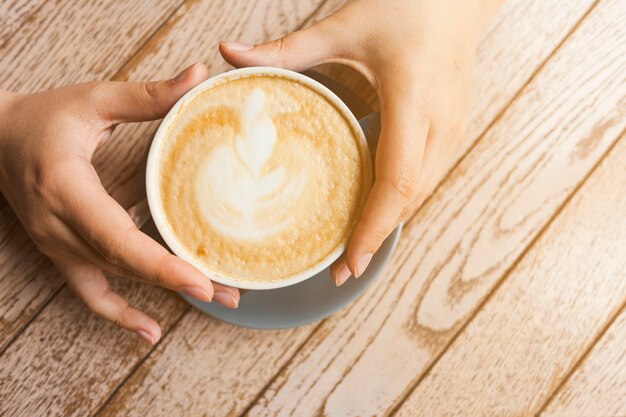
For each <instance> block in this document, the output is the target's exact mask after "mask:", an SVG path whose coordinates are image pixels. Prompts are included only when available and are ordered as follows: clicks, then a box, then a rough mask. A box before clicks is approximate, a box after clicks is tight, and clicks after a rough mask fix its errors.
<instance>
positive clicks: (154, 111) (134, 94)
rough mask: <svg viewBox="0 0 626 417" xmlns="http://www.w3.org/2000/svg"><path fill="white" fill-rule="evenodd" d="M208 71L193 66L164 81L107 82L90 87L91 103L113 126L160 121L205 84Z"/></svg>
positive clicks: (204, 68)
mask: <svg viewBox="0 0 626 417" xmlns="http://www.w3.org/2000/svg"><path fill="white" fill-rule="evenodd" d="M207 77H208V70H207V68H206V66H204V65H203V64H200V63H197V64H193V65H191V66H190V67H188V68H187V69H185V70H184V71H182V72H181V73H180V74H178V75H177V76H176V77H174V78H172V79H170V80H165V81H152V82H120V81H105V82H101V83H95V84H88V86H89V88H92V91H91V92H90V94H88V97H89V98H90V99H91V100H95V103H93V102H92V103H89V104H91V105H93V106H95V107H96V110H97V111H98V115H99V116H100V117H102V118H104V119H105V120H106V121H107V122H110V123H112V124H117V123H122V122H140V121H145V120H154V119H160V118H161V117H163V116H165V114H166V113H167V112H168V111H169V109H171V108H172V106H173V105H174V104H175V103H176V102H177V101H178V100H179V99H180V98H181V97H182V96H183V95H184V94H185V93H186V92H188V91H189V90H191V89H192V88H193V87H195V86H196V85H198V84H199V83H200V82H202V81H204V80H206V79H207Z"/></svg>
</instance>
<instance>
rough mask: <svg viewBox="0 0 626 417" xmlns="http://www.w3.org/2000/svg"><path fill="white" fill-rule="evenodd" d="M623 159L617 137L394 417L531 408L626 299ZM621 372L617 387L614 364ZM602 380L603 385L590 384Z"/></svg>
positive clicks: (602, 415)
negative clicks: (620, 211)
mask: <svg viewBox="0 0 626 417" xmlns="http://www.w3.org/2000/svg"><path fill="white" fill-rule="evenodd" d="M615 3H617V2H615ZM619 8H622V9H623V7H622V6H621V5H620V7H617V5H616V8H615V9H613V10H611V8H610V7H607V8H605V12H607V13H608V12H614V13H615V12H618V11H619ZM618 16H620V14H617V15H616V16H614V17H613V19H614V21H613V22H614V23H613V25H612V26H613V29H615V26H614V25H616V24H619V22H620V21H621V20H619V19H618ZM623 18H624V16H623V14H621V19H623ZM602 22H607V19H605V20H602ZM600 31H601V29H600ZM607 32H609V33H611V32H612V30H611V29H609V30H608V31H607ZM625 159H626V140H624V138H622V140H621V141H620V142H619V143H618V144H617V147H616V148H615V149H613V151H612V152H611V153H610V154H609V156H608V158H607V159H606V160H604V161H603V163H602V164H601V165H600V167H599V168H598V170H597V172H596V173H595V174H594V175H593V176H592V177H591V178H590V179H589V181H588V182H587V183H586V184H585V185H584V186H583V187H582V189H581V190H580V191H579V192H578V193H577V194H576V195H575V197H574V198H573V199H572V201H571V202H570V203H569V204H568V205H567V206H566V207H565V209H564V210H563V212H562V213H561V214H560V215H559V217H558V218H557V219H556V220H555V221H554V223H553V224H551V225H550V227H549V228H548V229H547V230H546V231H545V233H544V234H543V235H542V237H541V238H540V239H539V241H537V243H536V244H535V245H534V246H533V248H532V249H531V250H530V251H529V252H528V253H527V254H526V256H525V257H524V258H523V259H522V261H521V262H520V263H519V264H518V265H517V266H516V267H515V269H514V270H513V271H512V272H511V274H510V276H509V277H508V278H507V280H506V281H505V282H504V284H503V285H502V286H501V287H500V288H498V290H497V291H496V293H495V294H494V295H493V297H492V298H491V299H490V300H489V301H488V302H487V304H486V305H485V306H484V307H483V308H482V309H481V310H480V312H479V313H478V314H477V316H476V317H475V318H474V319H473V320H472V322H471V323H470V324H469V325H468V327H467V328H466V329H465V330H464V331H463V333H462V334H461V335H460V336H459V338H458V339H457V340H455V341H454V343H453V344H452V346H451V347H450V349H449V350H448V351H447V352H446V353H445V355H443V357H441V359H440V360H439V361H438V362H437V364H436V365H435V366H434V367H433V369H432V370H431V371H430V372H429V374H428V375H427V376H426V378H425V379H424V380H423V381H422V382H421V383H420V384H419V386H418V387H417V389H416V390H415V391H414V392H413V393H412V394H411V396H410V397H409V398H408V399H407V401H406V402H405V403H404V404H403V405H402V408H401V409H400V411H399V412H398V413H397V414H396V416H397V417H408V416H415V415H416V413H420V414H423V415H433V416H442V417H446V416H458V415H471V416H491V415H497V416H502V417H507V416H520V417H521V416H534V415H535V414H536V413H537V412H538V411H539V410H540V408H541V406H542V405H543V403H544V402H545V401H546V400H547V398H549V396H550V395H551V394H552V392H553V391H554V390H555V388H556V387H557V386H558V384H559V382H560V381H561V380H563V378H564V377H566V376H567V375H568V373H569V372H570V370H571V369H572V368H573V367H574V366H575V365H576V363H577V362H578V360H580V358H581V357H582V356H583V355H584V353H585V352H586V351H587V349H589V347H590V346H591V345H592V344H593V343H594V341H595V340H596V339H597V337H598V336H599V334H600V332H601V331H602V330H603V327H604V326H605V324H606V323H607V322H609V321H610V320H612V319H613V318H614V317H615V315H616V314H617V313H618V312H619V311H620V310H621V309H622V308H623V307H624V305H626V279H624V278H626V255H625V253H624V249H623V248H624V247H625V246H626V217H625V216H615V208H616V207H624V206H625V205H626V181H624V178H626V164H624V160H625ZM616 178H618V179H620V180H618V181H616ZM624 349H625V345H624V344H622V345H621V346H619V348H617V350H619V351H620V352H619V355H620V356H622V357H623V356H624ZM615 353H617V352H613V355H615ZM604 359H608V358H604ZM600 367H601V369H602V370H604V372H607V371H609V372H610V369H613V370H614V369H615V368H614V367H613V366H612V365H611V363H610V362H608V363H607V362H603V363H602V364H601V366H600ZM621 372H622V380H621V382H622V385H623V383H624V379H623V375H624V374H623V372H624V369H623V368H622V369H621ZM614 373H616V372H614ZM596 382H597V383H600V385H602V384H601V381H596ZM607 382H609V381H607ZM595 385H596V384H593V386H595ZM586 388H587V389H588V390H587V391H585V392H582V393H580V396H578V398H577V400H578V401H581V402H583V403H584V402H585V400H588V399H589V396H590V395H591V393H590V391H589V389H590V388H592V386H589V385H587V386H586ZM603 388H610V386H606V387H601V388H599V389H600V390H601V389H603ZM614 388H615V387H614ZM621 390H622V391H624V390H623V387H622V389H621ZM618 393H619V390H617V389H613V390H612V391H611V394H612V395H616V394H618ZM624 398H626V397H621V398H619V397H614V398H613V401H612V403H613V405H616V404H617V403H618V402H621V404H622V410H624V408H623V402H624ZM610 404H611V403H610V402H609V403H607V404H606V406H609V405H610ZM613 409H615V408H613ZM572 411H573V409H572ZM557 415H558V416H559V417H563V416H564V414H557ZM575 415H576V416H585V415H588V416H593V417H609V416H619V415H620V414H613V413H611V412H610V409H609V408H608V407H603V408H602V409H601V410H599V412H598V413H592V414H585V413H584V412H583V410H581V409H580V408H577V409H576V412H575Z"/></svg>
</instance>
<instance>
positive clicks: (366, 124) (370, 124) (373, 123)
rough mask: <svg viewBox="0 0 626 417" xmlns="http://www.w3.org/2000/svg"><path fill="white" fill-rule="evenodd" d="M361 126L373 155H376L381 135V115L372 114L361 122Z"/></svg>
mask: <svg viewBox="0 0 626 417" xmlns="http://www.w3.org/2000/svg"><path fill="white" fill-rule="evenodd" d="M359 126H361V129H362V130H363V133H364V134H365V139H367V143H368V144H369V146H370V151H371V152H372V155H374V154H375V153H376V145H378V136H379V135H380V113H378V112H376V113H371V114H369V115H367V116H365V117H363V118H362V119H360V120H359Z"/></svg>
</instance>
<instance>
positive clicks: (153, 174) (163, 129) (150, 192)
mask: <svg viewBox="0 0 626 417" xmlns="http://www.w3.org/2000/svg"><path fill="white" fill-rule="evenodd" d="M259 75H266V76H273V77H280V78H286V79H291V80H295V81H298V82H300V83H302V84H304V85H306V86H308V87H310V88H312V89H313V90H315V91H316V92H318V93H319V94H321V95H323V96H324V97H325V98H327V99H328V100H329V101H330V102H331V103H333V104H334V105H335V106H336V108H337V109H339V110H340V111H341V113H342V114H343V115H344V116H345V118H346V120H348V121H349V123H350V125H351V128H352V130H353V132H354V133H355V135H356V136H357V137H358V140H360V141H363V143H364V144H365V145H367V140H366V138H365V134H364V130H365V131H367V129H368V126H362V125H363V123H362V122H361V125H359V121H358V120H357V119H356V117H354V115H353V114H352V112H351V111H350V110H349V109H348V107H347V106H346V105H345V103H344V102H343V101H341V99H339V97H337V96H336V95H335V93H333V92H332V91H330V90H329V89H328V88H327V87H326V86H324V85H322V84H321V83H319V82H317V81H315V80H313V79H312V78H309V77H307V76H305V75H302V74H300V73H297V72H293V71H289V70H285V69H280V68H272V67H250V68H241V69H235V70H231V71H227V72H224V73H221V74H218V75H215V76H213V77H211V78H209V79H208V80H206V81H204V82H202V83H200V84H198V85H197V86H196V87H194V88H193V89H192V90H191V91H189V92H188V93H187V94H185V95H184V96H183V97H182V98H181V99H180V100H179V101H178V102H177V103H176V104H175V105H174V107H172V108H171V109H170V111H169V112H168V114H167V115H166V116H165V118H164V119H163V121H162V122H161V125H160V126H159V129H158V130H157V132H156V134H155V136H154V139H153V141H152V144H151V145H150V149H149V151H148V160H147V164H146V194H147V200H148V206H149V209H150V214H151V216H152V219H153V220H154V223H155V225H156V227H157V230H158V231H159V233H160V235H161V237H162V238H163V240H164V241H165V243H166V244H167V246H168V247H169V248H170V249H171V250H172V251H173V252H174V254H176V255H177V256H178V257H180V258H181V259H184V260H185V261H187V262H189V263H190V264H192V265H193V266H195V267H196V268H198V269H199V270H200V271H202V272H203V273H204V274H206V275H207V277H209V278H210V279H211V280H212V281H215V282H219V283H220V284H224V285H229V286H232V287H237V288H242V289H253V290H269V289H275V288H282V287H287V286H289V285H294V284H297V283H299V282H302V281H304V280H306V279H308V278H310V277H312V276H315V275H316V274H318V273H319V272H321V271H322V270H324V269H325V268H327V267H328V266H330V264H332V263H333V262H334V261H335V260H336V259H337V258H338V257H339V256H340V255H341V254H342V253H343V251H344V250H345V249H346V246H347V243H348V242H347V241H345V242H341V243H340V244H339V245H338V246H337V247H336V248H335V249H334V250H333V251H332V252H331V253H330V254H329V255H328V256H326V257H325V258H324V259H322V260H321V261H320V262H318V263H316V264H315V265H313V266H311V267H309V268H307V269H306V270H304V271H302V272H300V273H298V274H295V275H292V276H290V277H288V278H285V279H280V280H276V281H260V280H259V281H257V280H254V281H252V280H239V279H234V278H232V277H229V276H228V275H225V274H221V273H217V272H215V271H212V270H210V269H209V268H207V267H206V266H205V265H204V264H203V263H202V262H201V261H200V260H199V259H198V258H196V257H195V256H194V255H193V254H192V253H190V252H189V251H188V250H186V249H185V248H184V246H183V245H181V244H180V242H179V241H178V239H177V238H176V236H175V234H174V232H173V231H172V230H171V228H170V225H169V223H168V222H167V220H166V218H165V214H164V212H163V206H162V199H161V196H160V187H158V178H159V172H160V169H161V165H162V164H161V161H160V158H161V155H162V152H161V150H162V148H163V144H164V142H165V141H166V140H168V139H171V138H169V137H168V135H167V133H168V129H169V126H170V125H171V123H172V122H173V121H174V119H175V118H176V116H177V114H178V113H179V111H180V110H181V109H182V108H183V107H184V106H185V105H186V104H187V103H190V102H191V101H193V100H194V99H195V98H196V97H197V96H198V95H199V94H201V93H203V92H204V91H206V90H208V89H210V88H213V87H215V86H217V85H220V84H223V83H226V82H229V81H232V80H236V79H241V78H247V77H250V76H259ZM362 120H364V119H362ZM365 120H367V121H373V122H374V124H376V123H377V122H378V118H377V117H366V118H365ZM361 148H362V149H365V151H362V152H363V154H362V158H364V159H365V161H366V166H367V167H368V168H369V169H367V170H366V173H365V176H366V184H367V185H368V186H367V188H369V186H370V185H371V183H372V177H373V167H372V163H371V154H370V152H369V151H368V148H367V146H365V147H361ZM209 250H210V247H209Z"/></svg>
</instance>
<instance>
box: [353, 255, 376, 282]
mask: <svg viewBox="0 0 626 417" xmlns="http://www.w3.org/2000/svg"><path fill="white" fill-rule="evenodd" d="M372 256H373V254H372V253H366V254H365V255H363V256H361V257H360V258H359V260H358V261H357V262H356V270H355V271H354V277H355V278H358V277H360V276H361V275H363V272H365V269H366V268H367V266H368V265H369V264H370V261H371V260H372Z"/></svg>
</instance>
